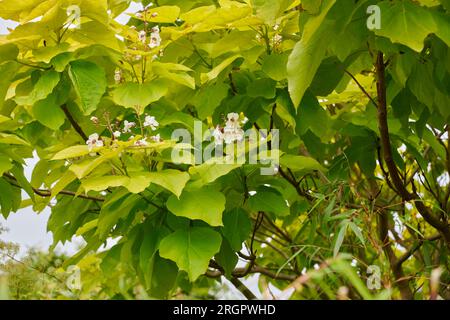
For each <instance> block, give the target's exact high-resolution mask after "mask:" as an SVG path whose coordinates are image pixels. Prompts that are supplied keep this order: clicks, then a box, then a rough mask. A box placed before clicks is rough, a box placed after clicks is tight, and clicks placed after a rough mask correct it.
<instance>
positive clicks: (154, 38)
mask: <svg viewBox="0 0 450 320" xmlns="http://www.w3.org/2000/svg"><path fill="white" fill-rule="evenodd" d="M160 45H161V36H160V35H159V27H158V26H156V27H153V28H152V33H151V34H150V43H149V44H148V46H149V47H150V49H153V48H157V47H159V46H160Z"/></svg>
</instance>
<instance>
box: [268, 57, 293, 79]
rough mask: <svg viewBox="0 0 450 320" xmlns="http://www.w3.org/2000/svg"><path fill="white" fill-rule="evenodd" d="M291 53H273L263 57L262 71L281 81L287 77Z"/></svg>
mask: <svg viewBox="0 0 450 320" xmlns="http://www.w3.org/2000/svg"><path fill="white" fill-rule="evenodd" d="M288 58H289V55H287V54H286V53H283V54H271V55H268V56H266V57H264V58H263V61H262V71H263V72H264V73H265V74H267V75H268V76H269V77H270V78H272V79H273V80H276V81H281V80H284V79H286V78H287V70H286V65H287V62H288Z"/></svg>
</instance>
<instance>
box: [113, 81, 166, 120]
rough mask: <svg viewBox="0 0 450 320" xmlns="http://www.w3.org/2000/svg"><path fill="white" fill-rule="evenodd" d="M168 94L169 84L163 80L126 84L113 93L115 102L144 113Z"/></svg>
mask: <svg viewBox="0 0 450 320" xmlns="http://www.w3.org/2000/svg"><path fill="white" fill-rule="evenodd" d="M166 93H167V83H166V82H165V81H163V80H154V81H152V82H146V83H144V84H141V83H131V82H128V83H124V84H121V85H120V86H118V87H117V88H116V89H115V90H114V91H113V92H112V98H113V101H114V102H115V103H116V104H118V105H121V106H124V107H125V108H131V109H135V110H136V112H138V113H139V114H142V113H144V109H145V107H147V106H148V105H149V104H151V103H152V102H156V101H158V100H159V99H161V98H162V97H163V96H164V95H165V94H166Z"/></svg>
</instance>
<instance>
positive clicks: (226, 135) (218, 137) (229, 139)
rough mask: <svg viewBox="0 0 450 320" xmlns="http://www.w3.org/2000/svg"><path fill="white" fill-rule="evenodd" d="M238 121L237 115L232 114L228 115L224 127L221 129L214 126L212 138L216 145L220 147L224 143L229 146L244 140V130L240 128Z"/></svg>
mask: <svg viewBox="0 0 450 320" xmlns="http://www.w3.org/2000/svg"><path fill="white" fill-rule="evenodd" d="M239 119H240V117H239V114H237V113H234V112H232V113H229V114H228V115H227V121H226V123H225V127H224V128H221V127H220V126H216V128H215V129H213V132H212V136H213V137H214V142H215V144H216V145H221V144H223V143H224V142H225V143H226V144H231V143H234V142H235V141H242V140H243V139H244V130H242V128H241V121H240V120H239Z"/></svg>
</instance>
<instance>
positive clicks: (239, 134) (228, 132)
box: [223, 127, 244, 144]
mask: <svg viewBox="0 0 450 320" xmlns="http://www.w3.org/2000/svg"><path fill="white" fill-rule="evenodd" d="M223 138H224V140H225V143H226V144H230V143H233V142H235V141H242V140H243V139H244V130H242V129H241V128H230V127H225V128H224V130H223Z"/></svg>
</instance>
